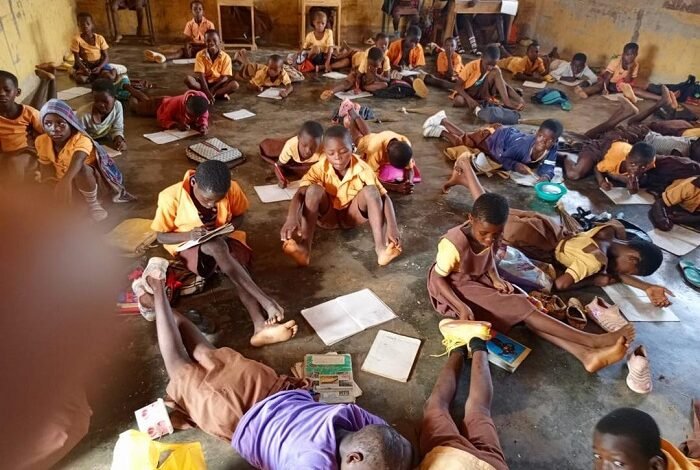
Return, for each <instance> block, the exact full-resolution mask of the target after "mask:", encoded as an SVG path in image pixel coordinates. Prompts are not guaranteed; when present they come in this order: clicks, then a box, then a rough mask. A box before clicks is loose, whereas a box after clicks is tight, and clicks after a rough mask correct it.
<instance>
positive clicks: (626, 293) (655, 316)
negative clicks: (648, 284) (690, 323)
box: [603, 283, 680, 322]
mask: <svg viewBox="0 0 700 470" xmlns="http://www.w3.org/2000/svg"><path fill="white" fill-rule="evenodd" d="M603 290H604V291H605V293H606V294H608V296H609V297H610V300H612V301H613V303H614V304H615V305H617V306H618V307H620V311H621V312H622V314H623V315H624V316H625V318H627V320H629V321H643V322H649V321H650V322H656V321H658V322H661V321H663V322H666V321H680V319H679V318H678V317H677V316H676V314H675V313H673V308H674V305H671V306H670V307H665V308H659V307H656V306H655V305H654V304H652V303H651V301H650V300H649V298H648V297H647V296H646V294H645V293H644V292H643V291H641V290H639V289H635V288H634V287H630V286H628V285H625V284H622V283H617V284H612V285H609V286H605V287H603ZM671 301H673V298H671Z"/></svg>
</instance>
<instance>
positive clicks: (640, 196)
mask: <svg viewBox="0 0 700 470" xmlns="http://www.w3.org/2000/svg"><path fill="white" fill-rule="evenodd" d="M601 191H602V192H603V194H605V195H606V196H608V199H610V200H611V201H612V202H614V203H615V204H648V205H651V204H654V196H652V195H651V194H649V193H648V192H646V191H644V190H643V189H641V190H639V192H638V193H637V194H630V192H629V191H628V190H627V188H612V189H611V190H610V191H605V190H604V189H601Z"/></svg>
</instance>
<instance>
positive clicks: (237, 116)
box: [224, 109, 255, 121]
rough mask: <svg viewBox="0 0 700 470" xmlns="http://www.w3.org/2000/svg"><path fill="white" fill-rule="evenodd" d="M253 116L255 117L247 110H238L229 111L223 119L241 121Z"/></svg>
mask: <svg viewBox="0 0 700 470" xmlns="http://www.w3.org/2000/svg"><path fill="white" fill-rule="evenodd" d="M253 116H255V113H251V112H250V111H248V110H247V109H239V110H237V111H231V112H230V113H224V117H227V118H229V119H232V120H234V121H240V120H241V119H246V118H249V117H253Z"/></svg>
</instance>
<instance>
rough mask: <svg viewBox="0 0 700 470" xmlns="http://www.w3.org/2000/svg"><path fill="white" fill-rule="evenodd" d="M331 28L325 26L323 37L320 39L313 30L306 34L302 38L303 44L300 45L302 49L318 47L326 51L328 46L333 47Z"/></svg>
mask: <svg viewBox="0 0 700 470" xmlns="http://www.w3.org/2000/svg"><path fill="white" fill-rule="evenodd" d="M334 45H335V44H334V43H333V30H332V29H329V28H326V30H325V31H324V32H323V37H322V38H321V39H316V35H315V34H314V32H313V31H311V32H310V33H309V34H307V35H306V38H304V44H303V45H302V46H301V48H302V49H311V48H312V47H318V48H319V49H321V51H323V52H326V51H327V50H328V48H329V47H333V46H334Z"/></svg>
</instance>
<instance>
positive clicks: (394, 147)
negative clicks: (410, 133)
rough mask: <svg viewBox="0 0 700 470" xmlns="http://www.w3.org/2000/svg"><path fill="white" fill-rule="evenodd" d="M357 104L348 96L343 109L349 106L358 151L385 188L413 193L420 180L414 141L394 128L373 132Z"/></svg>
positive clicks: (351, 133)
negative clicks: (393, 130) (414, 153)
mask: <svg viewBox="0 0 700 470" xmlns="http://www.w3.org/2000/svg"><path fill="white" fill-rule="evenodd" d="M355 106H357V105H356V104H355V105H353V103H352V101H350V100H346V101H344V102H343V104H342V105H341V109H343V108H345V110H347V114H348V116H349V118H348V120H347V121H348V125H347V126H346V127H347V128H348V130H349V131H350V135H351V136H352V140H353V142H355V148H356V149H357V154H358V155H359V156H360V158H361V159H362V160H364V161H365V162H367V164H368V165H369V166H370V167H371V168H372V170H374V172H375V173H376V175H377V177H378V178H379V181H381V183H382V185H383V186H384V187H385V188H386V189H388V190H389V191H395V192H397V193H402V194H411V193H412V192H413V186H414V185H415V184H416V183H420V181H421V176H420V171H418V167H416V162H415V161H414V160H413V148H412V147H411V142H410V141H409V140H408V139H407V138H406V137H405V136H403V135H401V134H397V133H396V132H392V131H383V132H378V133H373V132H370V130H369V128H368V127H367V123H365V121H364V120H363V119H362V118H361V117H360V116H359V115H358V114H357V108H356V107H355ZM358 107H359V106H358ZM341 113H342V111H341Z"/></svg>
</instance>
